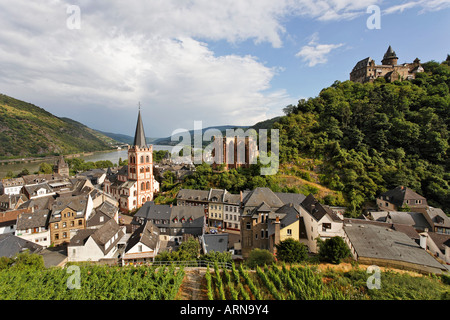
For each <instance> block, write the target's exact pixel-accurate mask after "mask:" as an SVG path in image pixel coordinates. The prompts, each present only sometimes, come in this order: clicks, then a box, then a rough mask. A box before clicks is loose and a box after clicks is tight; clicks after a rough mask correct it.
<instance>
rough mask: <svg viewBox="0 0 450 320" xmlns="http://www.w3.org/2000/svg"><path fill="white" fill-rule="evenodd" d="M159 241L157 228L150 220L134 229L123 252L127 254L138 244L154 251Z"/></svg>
mask: <svg viewBox="0 0 450 320" xmlns="http://www.w3.org/2000/svg"><path fill="white" fill-rule="evenodd" d="M158 241H159V228H158V227H157V226H155V225H154V224H153V223H152V222H151V221H150V220H148V221H147V222H146V223H145V224H143V225H141V226H140V227H139V228H137V229H136V231H135V232H133V234H132V235H131V236H130V238H129V240H128V242H127V246H126V248H125V252H128V251H129V250H130V249H131V248H133V247H134V246H135V245H136V244H138V243H139V242H140V243H142V244H144V245H146V246H147V247H149V248H151V249H153V250H155V249H156V247H157V246H158Z"/></svg>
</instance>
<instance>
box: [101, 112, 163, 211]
mask: <svg viewBox="0 0 450 320" xmlns="http://www.w3.org/2000/svg"><path fill="white" fill-rule="evenodd" d="M103 190H104V191H105V192H107V193H109V194H111V195H112V196H114V198H115V199H116V200H117V201H118V202H119V209H120V211H122V212H129V211H132V210H134V209H136V208H139V207H141V206H142V205H143V204H144V203H145V202H147V201H152V200H153V196H154V194H155V193H156V192H158V191H159V183H158V181H156V179H155V177H154V175H153V146H152V145H147V142H146V139H145V133H144V125H143V123H142V118H141V111H140V110H139V113H138V120H137V125H136V132H135V135H134V142H133V145H131V146H128V165H126V166H123V167H122V168H120V169H119V171H118V172H117V173H112V172H110V171H109V170H108V174H107V176H106V178H105V181H104V184H103Z"/></svg>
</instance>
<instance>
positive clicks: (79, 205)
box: [49, 195, 87, 222]
mask: <svg viewBox="0 0 450 320" xmlns="http://www.w3.org/2000/svg"><path fill="white" fill-rule="evenodd" d="M86 205H87V197H86V195H79V196H67V197H58V198H57V199H55V201H54V202H53V205H52V216H51V217H50V220H49V222H56V221H59V220H60V218H57V217H56V216H55V215H56V214H58V213H60V212H61V211H62V210H64V209H65V208H67V207H69V208H70V209H72V210H73V211H75V212H77V213H80V214H79V215H80V216H84V214H85V211H86Z"/></svg>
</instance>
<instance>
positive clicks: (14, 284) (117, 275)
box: [0, 265, 184, 300]
mask: <svg viewBox="0 0 450 320" xmlns="http://www.w3.org/2000/svg"><path fill="white" fill-rule="evenodd" d="M68 271H69V269H68V268H51V269H42V270H36V269H24V270H2V271H1V272H0V297H1V298H0V299H4V300H125V299H127V300H174V299H175V298H176V295H177V293H178V290H179V288H180V286H181V283H182V282H183V278H184V270H183V268H181V269H180V268H175V267H174V266H169V267H148V266H141V267H132V266H130V267H109V266H96V265H86V266H81V267H79V268H77V269H76V270H75V271H78V274H77V272H72V271H71V272H68ZM77 279H79V286H78V289H77V288H75V287H73V286H74V284H77V283H76V281H77ZM71 286H72V287H71Z"/></svg>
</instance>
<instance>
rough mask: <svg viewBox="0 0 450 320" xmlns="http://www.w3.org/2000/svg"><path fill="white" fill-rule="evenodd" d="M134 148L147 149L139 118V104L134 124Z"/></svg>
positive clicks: (142, 126)
mask: <svg viewBox="0 0 450 320" xmlns="http://www.w3.org/2000/svg"><path fill="white" fill-rule="evenodd" d="M133 145H134V146H137V147H139V148H147V142H146V141H145V133H144V125H143V124H142V118H141V103H140V102H139V113H138V119H137V124H136V133H135V134H134V142H133Z"/></svg>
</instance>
